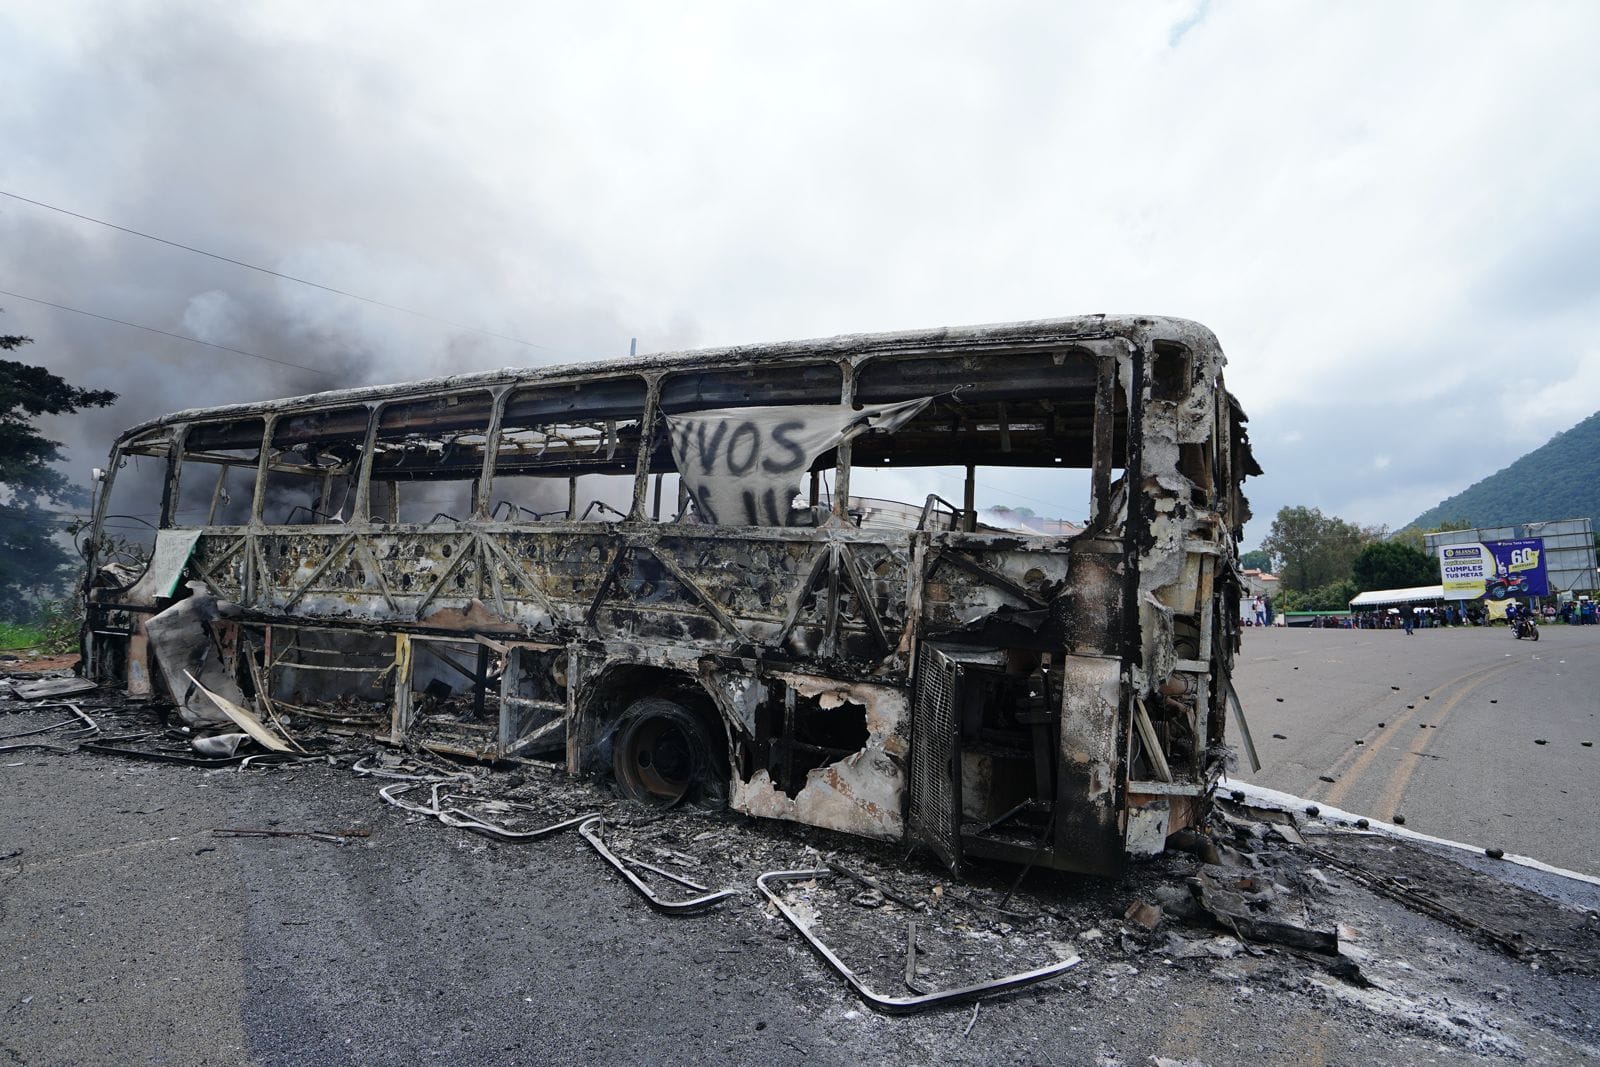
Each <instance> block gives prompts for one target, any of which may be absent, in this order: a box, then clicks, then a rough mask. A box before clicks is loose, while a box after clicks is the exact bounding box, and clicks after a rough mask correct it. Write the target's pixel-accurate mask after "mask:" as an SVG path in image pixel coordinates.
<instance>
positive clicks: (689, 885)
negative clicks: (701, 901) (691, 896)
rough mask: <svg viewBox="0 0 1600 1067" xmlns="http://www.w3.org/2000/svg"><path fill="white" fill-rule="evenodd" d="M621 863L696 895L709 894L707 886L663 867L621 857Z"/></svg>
mask: <svg viewBox="0 0 1600 1067" xmlns="http://www.w3.org/2000/svg"><path fill="white" fill-rule="evenodd" d="M622 862H623V863H626V864H627V865H628V866H630V867H637V868H639V869H640V870H642V871H649V872H650V873H651V874H659V875H660V876H661V877H663V878H665V879H666V880H667V881H669V882H677V883H678V884H679V885H681V886H683V887H684V888H685V889H693V890H694V891H695V892H696V893H709V892H711V890H710V888H708V887H707V886H703V885H701V884H700V883H699V882H696V881H692V880H691V879H688V878H685V877H684V876H683V875H681V874H678V873H677V872H676V871H669V870H667V869H666V868H665V867H657V866H656V865H655V864H653V863H646V862H645V861H644V860H641V859H635V858H634V857H632V856H623V857H622Z"/></svg>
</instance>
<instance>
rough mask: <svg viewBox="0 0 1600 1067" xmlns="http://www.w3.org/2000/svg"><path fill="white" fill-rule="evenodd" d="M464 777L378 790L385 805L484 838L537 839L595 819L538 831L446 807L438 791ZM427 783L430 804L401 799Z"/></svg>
mask: <svg viewBox="0 0 1600 1067" xmlns="http://www.w3.org/2000/svg"><path fill="white" fill-rule="evenodd" d="M366 773H369V774H371V773H375V772H372V771H368V772H366ZM464 777H466V776H465V775H457V776H454V777H452V778H446V779H442V780H441V779H440V778H438V777H437V776H434V777H431V778H425V779H412V780H409V781H399V782H395V783H394V784H393V785H386V786H384V787H383V788H382V789H380V790H378V796H380V797H382V798H383V800H384V802H385V803H386V804H392V805H394V806H395V807H397V808H400V809H401V810H403V811H410V812H415V813H416V814H418V815H430V816H432V817H433V818H435V819H438V820H439V821H440V822H442V823H444V824H445V825H446V826H449V827H451V828H453V829H457V830H470V831H472V832H473V833H477V834H483V835H484V836H485V837H493V838H497V839H499V840H501V841H537V840H538V839H539V838H541V837H549V836H550V835H551V834H555V833H560V832H561V831H562V830H568V829H571V828H572V827H574V826H578V825H580V824H581V823H583V822H584V821H585V820H586V819H592V818H595V813H594V812H592V811H588V812H584V813H583V814H582V815H579V816H576V817H574V818H571V819H564V820H562V821H561V822H558V823H553V824H552V825H550V826H541V827H539V828H538V829H536V830H512V829H508V828H507V827H504V826H501V825H499V824H498V823H492V822H489V821H488V820H487V819H481V818H479V817H478V816H476V815H473V814H471V813H470V812H466V811H462V810H461V809H460V808H451V807H446V806H445V804H444V802H443V800H442V799H441V797H440V795H439V790H440V789H441V788H443V787H444V786H446V785H449V784H451V783H452V782H454V781H458V780H460V779H461V778H464ZM424 784H428V785H430V786H431V788H430V789H429V799H430V803H429V804H426V805H423V804H419V803H417V802H416V801H412V800H403V799H401V798H402V795H403V794H405V793H409V792H411V791H412V790H413V789H416V788H418V787H420V786H422V785H424ZM449 799H453V798H449ZM530 810H531V809H530Z"/></svg>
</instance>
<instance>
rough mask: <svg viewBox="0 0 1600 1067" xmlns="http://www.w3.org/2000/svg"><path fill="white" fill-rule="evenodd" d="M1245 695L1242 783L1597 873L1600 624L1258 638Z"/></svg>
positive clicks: (1242, 673)
mask: <svg viewBox="0 0 1600 1067" xmlns="http://www.w3.org/2000/svg"><path fill="white" fill-rule="evenodd" d="M1235 684H1236V687H1237V689H1238V691H1239V697H1240V700H1241V702H1242V703H1243V705H1244V708H1245V712H1246V715H1247V718H1248V719H1249V722H1250V729H1251V733H1252V735H1253V736H1254V738H1255V743H1256V750H1257V752H1258V753H1259V755H1260V757H1261V764H1262V766H1261V770H1260V771H1259V772H1257V773H1253V774H1252V773H1249V768H1248V766H1247V765H1246V764H1245V760H1244V756H1243V753H1242V752H1241V753H1240V767H1239V769H1238V771H1237V772H1236V777H1239V778H1243V779H1245V780H1247V781H1252V782H1256V783H1258V784H1260V785H1264V786H1268V787H1270V788H1273V789H1281V790H1283V791H1285V792H1289V793H1295V794H1298V795H1301V796H1307V797H1311V798H1313V799H1317V800H1322V801H1324V802H1326V803H1328V804H1332V805H1336V806H1338V807H1341V808H1345V809H1347V810H1350V811H1355V812H1361V813H1363V814H1368V815H1372V816H1374V817H1376V818H1379V819H1384V820H1392V819H1393V818H1394V817H1395V816H1397V815H1398V816H1401V817H1403V818H1404V819H1405V825H1406V826H1407V827H1408V828H1410V829H1413V830H1417V831H1419V832H1421V833H1427V834H1434V835H1437V836H1440V837H1448V838H1453V839H1456V840H1461V841H1467V842H1470V843H1474V844H1482V845H1484V846H1498V847H1500V848H1503V849H1505V850H1506V851H1507V852H1516V853H1521V854H1523V855H1528V856H1532V857H1534V858H1535V859H1540V860H1543V861H1545V862H1547V863H1553V864H1556V865H1557V866H1560V867H1566V868H1568V869H1571V870H1575V871H1582V872H1584V873H1586V874H1596V875H1600V819H1596V815H1597V814H1600V803H1597V799H1600V797H1597V793H1596V789H1595V780H1596V773H1597V771H1600V626H1587V627H1572V626H1547V627H1544V628H1542V629H1541V631H1540V640H1539V641H1538V642H1537V643H1534V642H1530V641H1518V640H1515V639H1514V638H1512V637H1511V635H1510V633H1509V632H1508V631H1507V630H1506V629H1505V628H1504V627H1495V628H1474V627H1464V628H1454V629H1443V630H1418V631H1417V632H1416V633H1415V634H1414V635H1412V636H1410V637H1408V636H1406V634H1405V632H1404V631H1400V630H1381V631H1373V630H1302V629H1284V628H1281V627H1279V628H1273V629H1262V630H1254V629H1252V630H1247V631H1246V632H1245V639H1244V648H1243V650H1242V653H1241V656H1240V658H1239V660H1238V663H1237V666H1236V674H1235ZM1231 729H1232V726H1231V724H1230V730H1231ZM1235 740H1236V739H1235ZM1330 779H1331V780H1330Z"/></svg>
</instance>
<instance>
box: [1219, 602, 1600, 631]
mask: <svg viewBox="0 0 1600 1067" xmlns="http://www.w3.org/2000/svg"><path fill="white" fill-rule="evenodd" d="M1260 599H1261V598H1260V597H1257V598H1256V600H1257V601H1259V600H1260ZM1515 603H1516V602H1513V604H1515ZM1518 610H1522V611H1528V612H1531V613H1532V614H1533V616H1534V617H1535V618H1536V619H1538V620H1539V621H1540V622H1541V623H1543V624H1545V625H1550V624H1553V623H1557V622H1560V623H1566V624H1568V625H1571V626H1592V625H1594V624H1595V623H1596V621H1597V617H1596V608H1595V602H1594V601H1593V600H1588V599H1584V600H1569V601H1567V602H1566V603H1565V604H1562V605H1561V607H1560V608H1557V607H1556V606H1555V605H1554V604H1546V605H1545V606H1543V607H1542V608H1540V607H1532V606H1528V607H1522V606H1520V605H1518ZM1510 611H1511V607H1510V606H1508V608H1507V612H1508V617H1509V613H1510ZM1268 617H1269V618H1270V615H1269V616H1268ZM1492 621H1493V620H1492V619H1491V618H1490V617H1489V613H1488V611H1487V610H1485V608H1484V607H1483V605H1482V604H1481V603H1479V602H1478V601H1464V602H1457V603H1454V604H1424V605H1420V606H1419V605H1414V604H1402V605H1401V606H1399V607H1396V608H1374V609H1371V610H1369V611H1352V612H1349V613H1346V614H1337V615H1335V614H1328V615H1320V616H1317V617H1316V618H1314V619H1312V620H1311V623H1310V625H1311V626H1312V627H1313V628H1316V629H1323V630H1404V631H1405V632H1406V633H1412V632H1413V631H1415V630H1432V629H1439V628H1443V627H1447V626H1483V625H1485V624H1487V623H1490V622H1492ZM1247 623H1248V620H1247ZM1258 625H1264V624H1259V623H1258Z"/></svg>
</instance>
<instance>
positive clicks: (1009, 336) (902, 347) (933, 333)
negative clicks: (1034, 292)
mask: <svg viewBox="0 0 1600 1067" xmlns="http://www.w3.org/2000/svg"><path fill="white" fill-rule="evenodd" d="M1111 337H1124V338H1128V339H1130V340H1136V339H1142V338H1145V337H1152V338H1155V339H1158V340H1169V341H1174V342H1177V343H1180V344H1187V345H1190V346H1195V347H1203V348H1209V349H1212V350H1215V349H1216V348H1217V340H1216V337H1215V336H1214V335H1213V334H1212V333H1211V331H1210V330H1208V329H1207V328H1206V327H1204V326H1202V325H1200V324H1199V323H1197V322H1193V321H1190V320H1188V319H1180V318H1171V317H1166V316H1159V315H1080V316H1075V317H1071V318H1058V319H1035V320H1031V321H1021V322H1004V323H991V324H987V325H980V326H951V327H940V328H934V329H922V330H902V331H896V332H890V333H853V334H839V335H837V336H834V337H823V338H813V339H809V340H801V341H782V342H775V343H765V344H751V345H733V346H728V347H723V348H703V349H689V350H683V351H674V352H661V353H651V354H646V355H641V356H635V357H632V358H631V359H630V358H628V357H612V358H610V359H604V360H595V361H590V362H586V363H566V364H560V365H555V366H549V367H508V368H504V369H501V370H491V371H478V372H475V373H472V374H458V375H447V376H444V377H437V378H423V379H416V380H412V381H407V382H398V383H393V384H389V385H366V386H358V387H355V388H351V389H336V390H329V391H326V392H321V393H309V394H305V395H301V396H292V397H283V398H279V399H276V400H268V401H256V402H253V403H247V404H227V405H222V406H218V407H209V408H188V409H185V410H182V411H176V412H173V413H171V414H168V415H162V416H159V417H157V418H154V419H149V420H146V421H145V422H142V423H139V424H138V425H136V426H133V427H130V428H129V429H127V430H126V431H124V432H123V433H122V434H121V435H120V436H119V437H118V439H117V440H118V442H119V443H120V442H122V441H125V440H127V439H129V438H132V437H136V436H138V435H140V434H143V433H147V432H149V431H151V430H154V429H158V428H160V427H162V426H168V425H172V424H177V423H186V422H198V421H210V420H215V419H224V418H244V417H249V416H259V415H263V414H266V413H269V412H274V411H281V410H287V409H295V408H301V407H328V406H335V405H345V404H361V403H367V402H372V401H379V400H392V399H395V398H400V397H409V396H426V395H432V394H437V393H440V392H447V391H453V390H457V389H462V388H471V387H474V386H484V387H487V386H494V385H503V384H536V383H547V382H548V383H559V382H562V381H571V380H572V379H575V378H588V377H609V376H621V375H627V374H641V373H652V372H669V371H673V370H683V369H693V368H697V367H720V366H737V365H740V364H752V363H753V364H763V363H784V362H803V361H807V360H815V359H817V358H819V357H821V358H824V359H832V360H840V359H845V358H851V357H871V356H883V355H896V354H915V353H929V352H959V351H962V350H974V351H981V350H985V349H994V350H1005V349H1013V348H1017V347H1038V346H1041V345H1050V344H1056V343H1063V342H1074V341H1090V340H1096V339H1105V338H1111ZM1218 359H1219V360H1220V359H1221V354H1220V352H1219V353H1218Z"/></svg>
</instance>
